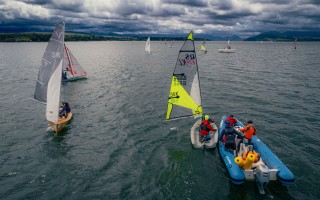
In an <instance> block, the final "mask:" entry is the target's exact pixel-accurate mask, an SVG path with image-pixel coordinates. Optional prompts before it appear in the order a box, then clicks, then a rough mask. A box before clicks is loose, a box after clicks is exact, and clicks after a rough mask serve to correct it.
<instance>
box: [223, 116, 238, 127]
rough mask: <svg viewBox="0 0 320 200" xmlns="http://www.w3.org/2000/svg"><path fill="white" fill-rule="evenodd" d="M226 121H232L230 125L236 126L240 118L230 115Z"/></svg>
mask: <svg viewBox="0 0 320 200" xmlns="http://www.w3.org/2000/svg"><path fill="white" fill-rule="evenodd" d="M226 121H229V122H230V126H234V125H235V124H236V123H237V122H238V120H237V119H236V118H235V117H234V115H229V116H228V117H227V119H226Z"/></svg>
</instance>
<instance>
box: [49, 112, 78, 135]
mask: <svg viewBox="0 0 320 200" xmlns="http://www.w3.org/2000/svg"><path fill="white" fill-rule="evenodd" d="M72 117H73V114H72V112H70V113H68V116H67V118H62V117H61V118H59V119H58V122H50V121H49V124H50V126H51V128H52V129H53V130H54V131H55V132H56V133H59V132H60V131H61V130H62V129H63V128H64V126H65V125H67V124H68V123H69V122H70V120H71V119H72Z"/></svg>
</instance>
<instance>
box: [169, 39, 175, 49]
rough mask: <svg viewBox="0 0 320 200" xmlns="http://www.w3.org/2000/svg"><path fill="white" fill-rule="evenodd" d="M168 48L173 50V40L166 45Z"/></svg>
mask: <svg viewBox="0 0 320 200" xmlns="http://www.w3.org/2000/svg"><path fill="white" fill-rule="evenodd" d="M168 47H169V48H173V47H174V40H172V41H171V43H170V44H169V45H168Z"/></svg>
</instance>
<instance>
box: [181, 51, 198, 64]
mask: <svg viewBox="0 0 320 200" xmlns="http://www.w3.org/2000/svg"><path fill="white" fill-rule="evenodd" d="M195 59H196V56H195V54H194V53H192V54H186V56H185V58H183V59H179V62H180V64H181V65H182V66H184V65H195V64H196V60H195Z"/></svg>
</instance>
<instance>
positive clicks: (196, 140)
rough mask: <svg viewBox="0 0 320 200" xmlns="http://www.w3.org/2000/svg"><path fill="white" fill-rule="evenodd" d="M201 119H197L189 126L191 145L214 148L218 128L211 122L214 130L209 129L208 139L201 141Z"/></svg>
mask: <svg viewBox="0 0 320 200" xmlns="http://www.w3.org/2000/svg"><path fill="white" fill-rule="evenodd" d="M201 121H202V120H201V119H199V120H198V121H196V122H195V123H194V125H193V126H192V128H191V132H190V139H191V143H192V144H193V146H194V147H195V148H204V147H206V148H208V149H209V148H214V147H215V146H216V145H217V142H218V128H217V126H216V125H215V124H214V123H212V124H211V125H212V127H213V128H214V129H216V131H215V132H212V131H210V133H209V134H210V138H211V139H210V140H209V141H205V142H201V141H200V124H201Z"/></svg>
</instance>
